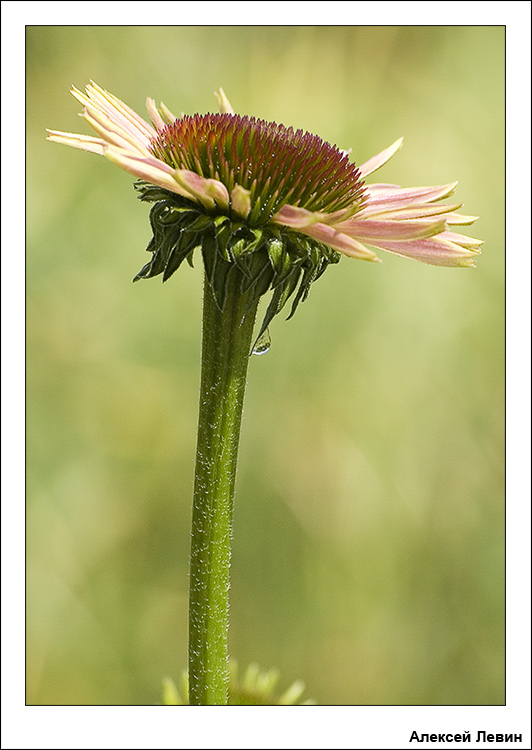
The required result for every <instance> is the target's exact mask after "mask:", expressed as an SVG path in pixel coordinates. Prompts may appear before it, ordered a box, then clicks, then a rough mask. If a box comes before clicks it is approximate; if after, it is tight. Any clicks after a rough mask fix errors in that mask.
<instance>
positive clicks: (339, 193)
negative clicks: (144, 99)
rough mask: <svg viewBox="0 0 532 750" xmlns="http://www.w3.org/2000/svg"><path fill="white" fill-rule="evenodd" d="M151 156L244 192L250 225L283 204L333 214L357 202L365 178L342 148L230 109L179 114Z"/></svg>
mask: <svg viewBox="0 0 532 750" xmlns="http://www.w3.org/2000/svg"><path fill="white" fill-rule="evenodd" d="M151 150H152V152H153V155H154V156H156V157H157V158H158V159H161V161H164V162H165V163H166V164H168V165H169V166H171V167H173V168H174V169H187V170H190V171H192V172H196V173H197V174H199V175H201V176H202V177H206V178H213V179H216V180H219V181H220V182H222V183H223V184H224V185H225V186H226V188H227V189H228V191H229V192H231V191H232V190H233V188H234V187H235V185H241V186H242V187H244V188H245V189H246V190H249V191H250V199H251V211H250V214H249V216H248V217H247V221H248V224H250V225H251V226H262V225H264V224H265V223H267V222H268V221H269V220H270V219H271V217H272V216H273V215H274V214H275V213H276V212H277V211H278V210H279V209H280V208H281V207H282V206H283V205H284V204H285V203H290V205H292V206H299V207H301V208H305V209H307V210H309V211H324V212H327V213H333V212H334V211H338V210H341V209H344V208H349V209H351V210H352V209H353V207H354V206H357V205H359V206H361V205H362V203H363V199H364V183H363V181H362V179H361V177H360V171H359V169H358V168H357V167H356V166H355V165H354V164H352V163H350V162H349V159H348V156H347V154H346V153H345V152H343V151H340V150H339V149H338V148H336V146H331V145H330V144H329V143H327V142H325V141H323V140H322V139H321V138H319V137H318V136H317V135H311V134H310V133H306V132H304V131H303V130H294V129H293V128H287V127H285V126H284V125H278V124H277V123H275V122H267V121H265V120H260V119H256V118H255V117H242V116H240V115H233V114H225V113H224V114H206V115H192V116H184V117H182V118H180V119H177V120H176V121H175V122H173V123H171V124H169V125H167V126H166V127H164V128H163V129H161V130H159V131H158V132H157V137H156V138H154V139H153V140H152V143H151Z"/></svg>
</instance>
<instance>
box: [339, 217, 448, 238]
mask: <svg viewBox="0 0 532 750" xmlns="http://www.w3.org/2000/svg"><path fill="white" fill-rule="evenodd" d="M336 228H337V229H338V230H339V231H341V232H345V233H346V234H348V235H349V236H350V237H356V238H357V239H360V240H362V241H364V240H368V241H369V240H380V239H382V240H388V239H389V240H413V239H419V238H421V237H432V236H434V235H435V234H439V233H440V232H443V231H444V230H445V219H436V220H434V219H427V220H423V219H419V220H414V219H413V220H411V221H387V220H386V219H374V220H371V219H360V220H357V219H350V220H348V221H344V222H342V223H341V224H337V225H336Z"/></svg>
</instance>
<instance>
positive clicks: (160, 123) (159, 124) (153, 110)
mask: <svg viewBox="0 0 532 750" xmlns="http://www.w3.org/2000/svg"><path fill="white" fill-rule="evenodd" d="M146 109H147V110H148V114H149V116H150V120H151V121H152V123H153V125H154V127H156V128H157V130H162V129H163V128H164V126H165V124H166V123H165V122H164V120H163V118H162V117H161V114H160V112H159V110H158V109H157V105H156V104H155V99H152V98H151V96H148V97H147V99H146Z"/></svg>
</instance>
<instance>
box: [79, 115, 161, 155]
mask: <svg viewBox="0 0 532 750" xmlns="http://www.w3.org/2000/svg"><path fill="white" fill-rule="evenodd" d="M82 117H83V119H84V120H86V121H87V122H88V123H89V125H90V126H91V128H92V129H93V130H95V131H96V132H97V133H99V135H101V136H102V138H103V139H104V140H105V141H107V142H108V143H110V144H111V145H113V146H118V147H119V148H124V149H126V150H128V149H129V150H131V149H135V150H136V151H139V152H141V153H145V154H148V153H149V151H148V149H147V148H146V146H145V145H144V142H143V141H139V139H138V138H134V137H133V136H131V135H130V134H129V133H127V132H126V131H125V130H124V129H123V128H122V127H121V126H120V125H118V124H117V123H116V122H113V121H112V120H110V119H109V118H108V117H107V116H106V115H105V114H102V112H100V111H99V110H97V109H95V108H94V107H92V106H90V107H85V111H84V112H83V114H82Z"/></svg>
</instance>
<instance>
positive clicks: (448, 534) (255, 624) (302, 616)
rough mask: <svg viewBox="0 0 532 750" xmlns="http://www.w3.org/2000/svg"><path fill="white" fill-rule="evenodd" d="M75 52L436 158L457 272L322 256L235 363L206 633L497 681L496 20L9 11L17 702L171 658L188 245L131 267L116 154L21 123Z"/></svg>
mask: <svg viewBox="0 0 532 750" xmlns="http://www.w3.org/2000/svg"><path fill="white" fill-rule="evenodd" d="M90 78H92V79H94V80H95V81H97V82H98V83H99V84H100V85H102V86H103V87H104V88H107V89H108V90H109V91H111V92H113V93H114V94H116V95H117V96H119V97H120V98H121V99H123V100H124V101H125V102H127V103H128V104H129V105H130V106H132V107H133V108H134V109H136V110H137V111H138V112H141V113H143V112H144V101H145V97H146V96H147V95H149V96H153V97H155V98H156V99H157V100H158V101H159V100H160V99H162V100H163V101H164V102H165V103H166V104H167V105H168V107H169V108H170V109H171V110H172V111H174V112H177V113H179V112H181V111H183V112H187V113H193V112H196V111H198V112H206V111H214V110H215V107H216V102H215V99H214V97H213V95H212V92H213V91H214V90H215V89H217V88H218V87H219V86H221V85H222V86H223V87H224V88H225V91H226V92H227V94H228V96H229V98H230V100H231V103H232V104H233V106H234V107H235V109H236V111H237V112H239V113H245V114H253V115H255V116H258V117H263V118H265V119H271V120H276V121H277V122H283V123H284V124H286V125H293V126H294V127H301V128H305V129H307V130H309V131H311V132H314V133H317V134H319V135H320V136H321V137H323V138H325V139H327V140H329V141H331V142H333V143H336V144H337V145H338V146H340V147H342V148H349V147H352V149H353V150H352V158H354V159H355V160H357V161H363V160H365V159H366V158H368V157H369V156H371V155H373V154H374V153H376V152H377V151H379V150H380V149H382V148H384V147H386V146H388V145H389V144H390V143H391V142H392V141H394V140H395V139H396V138H397V137H399V136H401V135H402V136H404V138H405V144H404V146H403V149H402V150H401V151H400V152H399V154H398V155H396V156H395V157H394V159H393V161H392V162H390V164H389V165H387V166H386V167H385V168H384V169H383V170H382V171H381V172H380V173H378V177H377V179H379V180H383V181H387V182H396V183H400V184H402V185H404V186H408V185H410V186H412V185H433V184H434V185H435V184H441V183H446V182H451V181H453V180H455V179H458V180H459V181H460V184H459V186H458V189H457V199H458V200H462V201H464V202H465V206H464V209H463V212H465V213H468V214H476V215H480V216H481V219H480V220H479V221H478V222H477V223H476V224H475V226H474V227H473V228H472V230H473V231H472V234H473V235H474V236H477V237H480V238H482V239H484V240H485V241H486V242H485V245H484V248H483V255H482V256H481V257H480V258H479V263H478V268H477V269H476V270H468V269H445V268H443V269H442V268H432V267H429V266H423V265H421V264H416V263H414V262H412V261H408V260H403V259H400V258H396V257H394V256H391V255H385V254H384V253H383V254H382V257H383V261H384V262H383V264H381V265H377V264H373V263H363V262H360V261H354V260H350V259H348V258H344V259H343V260H342V262H341V263H340V264H339V265H338V266H334V267H332V268H331V269H329V270H328V271H327V273H326V274H325V275H324V277H323V278H322V279H320V281H319V282H318V283H316V284H315V285H314V287H313V289H312V292H311V295H310V299H309V300H308V301H307V302H305V304H303V305H302V306H301V307H300V309H299V310H298V312H297V314H296V316H295V317H294V318H293V319H292V320H291V321H290V322H288V323H285V322H284V321H283V320H282V319H281V317H279V318H277V319H276V320H275V321H274V323H273V325H272V329H271V333H272V339H273V343H272V348H271V350H270V352H269V353H268V354H267V355H266V356H263V357H260V358H259V357H254V358H253V360H252V362H251V366H250V373H249V384H248V392H247V397H246V405H245V414H244V425H243V433H242V441H241V455H240V468H239V474H238V479H237V498H236V507H235V531H234V554H233V572H232V591H231V631H230V651H231V654H232V656H233V657H235V658H236V659H238V660H239V661H240V662H241V663H243V664H244V663H249V662H252V661H257V662H259V663H260V664H262V665H263V666H264V667H265V668H268V666H269V665H276V666H278V667H280V669H281V671H282V674H283V675H284V676H285V678H286V679H287V680H288V681H290V680H291V679H295V678H302V679H304V681H305V683H306V685H307V691H308V694H309V695H311V696H312V697H313V698H315V699H316V701H317V702H318V703H323V704H331V703H333V704H334V703H336V704H358V703H360V704H411V703H414V704H419V703H421V704H500V703H503V702H504V651H503V648H504V629H503V628H504V610H503V606H504V588H503V587H504V570H503V563H504V550H503V521H504V509H503V503H504V496H503V491H504V484H503V479H504V463H503V460H504V459H503V439H504V411H503V409H504V403H503V390H504V380H503V378H504V361H503V344H504V341H503V336H504V321H503V315H504V308H503V293H504V244H503V243H504V171H503V167H504V133H503V129H504V29H503V28H502V27H443V26H442V27H341V26H337V27H157V26H151V27H127V26H124V27H105V26H99V27H68V26H63V27H29V28H28V29H27V101H28V110H27V111H28V122H27V176H28V192H27V295H28V296H27V355H28V371H27V388H28V390H27V406H28V420H27V429H28V443H27V448H28V453H27V455H28V464H27V487H28V495H27V550H28V552H27V670H28V674H27V701H28V703H30V704H43V703H44V704H57V703H66V704H83V703H86V704H123V703H134V704H136V703H148V704H153V703H157V702H159V700H160V695H159V693H160V685H161V680H162V678H163V677H164V675H167V674H168V675H172V676H174V677H177V675H179V674H180V672H181V670H182V668H183V667H184V666H185V665H186V638H187V566H188V554H189V549H188V548H189V534H190V530H189V528H190V514H191V493H192V475H193V461H194V448H195V430H196V413H197V403H196V402H197V393H198V383H199V353H200V328H201V286H202V278H201V269H200V268H199V267H196V268H195V269H191V268H189V267H188V266H187V267H185V268H183V269H181V270H180V271H179V273H178V274H176V276H175V277H173V278H172V279H171V280H170V281H169V282H168V283H167V284H165V285H161V283H160V282H159V280H158V279H155V280H149V281H142V282H140V283H138V284H135V285H133V284H132V283H131V279H132V278H133V276H134V275H135V273H136V272H137V271H138V269H139V268H140V266H141V265H142V264H143V263H144V262H146V260H147V257H145V253H144V248H145V246H146V244H147V242H148V240H149V238H150V228H149V222H148V208H147V207H146V206H145V205H143V204H142V203H140V201H138V199H137V197H136V195H135V192H134V190H133V187H132V179H130V178H129V177H128V175H126V174H125V173H123V172H121V171H120V170H118V169H115V168H114V167H113V166H112V165H111V164H109V163H108V162H107V161H106V160H105V159H103V158H100V157H96V156H93V155H89V154H84V153H82V152H79V151H74V150H70V149H67V148H64V147H61V146H58V145H56V144H52V143H48V142H46V141H45V132H44V130H45V128H46V127H49V128H56V129H60V130H71V131H75V132H79V131H80V130H83V131H84V132H88V130H86V131H85V129H84V128H85V125H84V123H83V122H82V121H81V120H80V119H79V118H78V117H77V112H78V110H79V107H78V104H77V103H76V102H75V100H74V99H73V98H72V97H71V96H70V94H69V93H68V91H69V87H70V85H71V84H72V83H74V84H75V85H76V86H77V87H78V88H81V87H83V86H84V84H85V83H86V82H88V80H89V79H90Z"/></svg>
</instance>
